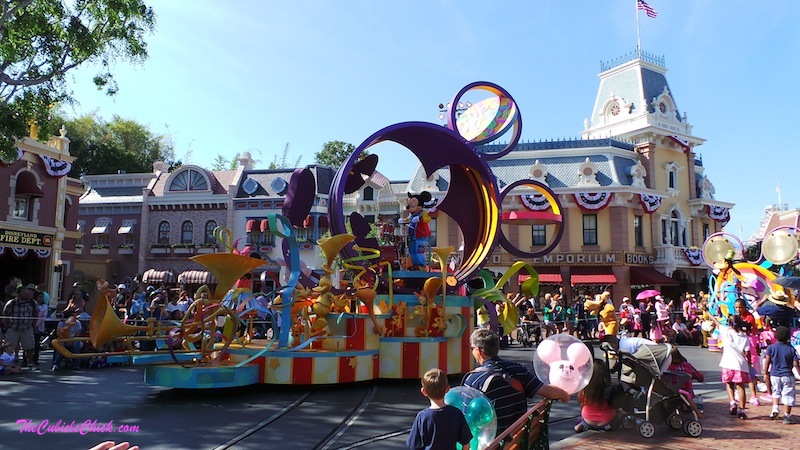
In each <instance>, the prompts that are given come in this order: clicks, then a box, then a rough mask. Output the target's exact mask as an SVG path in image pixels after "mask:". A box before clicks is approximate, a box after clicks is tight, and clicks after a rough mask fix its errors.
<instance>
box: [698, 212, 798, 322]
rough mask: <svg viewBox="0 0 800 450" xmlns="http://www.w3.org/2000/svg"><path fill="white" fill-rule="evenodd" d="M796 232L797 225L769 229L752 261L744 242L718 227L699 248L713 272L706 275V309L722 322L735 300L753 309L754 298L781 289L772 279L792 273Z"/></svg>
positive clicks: (762, 296) (791, 294)
mask: <svg viewBox="0 0 800 450" xmlns="http://www.w3.org/2000/svg"><path fill="white" fill-rule="evenodd" d="M715 220H716V219H715ZM798 233H800V229H798V228H796V227H792V226H782V227H777V228H775V229H773V230H771V231H769V232H768V233H767V234H766V235H765V236H764V239H763V241H762V243H761V253H760V254H759V256H758V258H757V259H756V260H753V261H749V260H747V259H746V258H745V253H746V252H745V248H744V244H743V243H742V241H741V240H739V238H738V237H736V236H735V235H733V234H731V233H728V232H725V231H721V232H718V233H714V234H712V235H711V236H709V237H708V238H707V239H706V241H705V242H704V243H703V248H702V259H703V261H705V263H706V264H707V265H708V266H709V267H711V268H712V270H713V272H714V276H712V277H710V278H709V286H708V288H709V299H708V310H709V312H710V313H711V314H714V315H715V316H718V317H720V319H721V322H723V323H725V320H726V318H727V316H728V315H729V314H733V313H734V302H735V301H736V300H738V299H744V300H745V302H746V303H747V307H748V309H751V310H752V309H753V306H754V302H755V301H756V300H758V299H761V298H764V297H766V296H767V295H769V294H771V293H773V292H777V291H784V287H783V286H781V285H779V284H777V283H775V282H774V281H775V279H776V278H777V277H779V276H786V275H792V272H793V270H794V269H793V268H794V266H795V264H796V263H797V260H798V237H800V234H798ZM787 291H788V292H786V294H787V295H788V297H789V304H790V305H793V304H794V293H793V292H791V290H790V289H787Z"/></svg>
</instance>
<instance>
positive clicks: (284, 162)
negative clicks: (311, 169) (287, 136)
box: [269, 142, 303, 169]
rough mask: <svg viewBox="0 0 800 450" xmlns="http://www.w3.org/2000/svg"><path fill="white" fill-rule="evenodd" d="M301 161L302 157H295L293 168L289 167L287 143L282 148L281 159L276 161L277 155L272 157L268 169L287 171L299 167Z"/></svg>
mask: <svg viewBox="0 0 800 450" xmlns="http://www.w3.org/2000/svg"><path fill="white" fill-rule="evenodd" d="M302 159H303V155H300V156H298V157H297V160H296V161H295V162H294V165H293V166H289V162H288V160H289V143H288V142H287V143H286V145H285V146H284V147H283V153H282V154H281V159H280V160H278V155H277V154H276V155H274V156H273V157H272V162H271V163H269V169H289V168H294V167H300V161H301V160H302Z"/></svg>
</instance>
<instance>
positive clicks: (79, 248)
mask: <svg viewBox="0 0 800 450" xmlns="http://www.w3.org/2000/svg"><path fill="white" fill-rule="evenodd" d="M75 254H76V255H82V254H83V244H75Z"/></svg>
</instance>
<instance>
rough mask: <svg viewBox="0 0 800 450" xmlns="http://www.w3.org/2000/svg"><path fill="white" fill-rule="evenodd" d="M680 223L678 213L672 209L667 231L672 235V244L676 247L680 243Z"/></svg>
mask: <svg viewBox="0 0 800 450" xmlns="http://www.w3.org/2000/svg"><path fill="white" fill-rule="evenodd" d="M680 223H681V221H680V218H679V217H678V213H677V212H675V211H672V214H671V215H670V219H669V231H670V235H671V236H672V245H674V246H676V247H677V246H679V245H681V242H680V237H681V234H680V231H679V229H680V228H681V227H680Z"/></svg>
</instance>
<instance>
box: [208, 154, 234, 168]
mask: <svg viewBox="0 0 800 450" xmlns="http://www.w3.org/2000/svg"><path fill="white" fill-rule="evenodd" d="M230 164H231V162H230V161H228V158H226V157H224V156H222V153H217V157H216V158H215V159H214V162H213V163H211V170H225V169H226V168H227V167H228V166H229V165H230Z"/></svg>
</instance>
